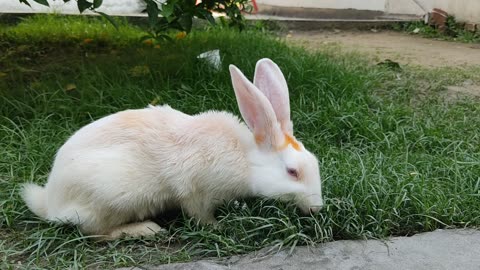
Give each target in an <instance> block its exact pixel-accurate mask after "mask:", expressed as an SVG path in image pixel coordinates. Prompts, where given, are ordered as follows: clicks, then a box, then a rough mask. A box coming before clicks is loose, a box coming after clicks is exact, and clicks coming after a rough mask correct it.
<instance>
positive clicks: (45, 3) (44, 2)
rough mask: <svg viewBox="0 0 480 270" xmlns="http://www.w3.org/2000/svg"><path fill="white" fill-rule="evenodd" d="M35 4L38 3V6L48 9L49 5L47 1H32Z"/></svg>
mask: <svg viewBox="0 0 480 270" xmlns="http://www.w3.org/2000/svg"><path fill="white" fill-rule="evenodd" d="M33 1H35V2H37V3H39V4H40V5H44V6H47V7H49V6H50V5H49V4H48V1H47V0H33Z"/></svg>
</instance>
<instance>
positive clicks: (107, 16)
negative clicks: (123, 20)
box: [95, 10, 118, 30]
mask: <svg viewBox="0 0 480 270" xmlns="http://www.w3.org/2000/svg"><path fill="white" fill-rule="evenodd" d="M95 13H98V14H100V15H102V17H104V18H105V19H107V21H109V22H110V23H111V24H112V25H113V27H115V29H117V30H118V24H117V22H116V21H115V20H114V19H113V18H112V17H110V16H109V15H108V14H105V13H103V12H100V11H96V10H95Z"/></svg>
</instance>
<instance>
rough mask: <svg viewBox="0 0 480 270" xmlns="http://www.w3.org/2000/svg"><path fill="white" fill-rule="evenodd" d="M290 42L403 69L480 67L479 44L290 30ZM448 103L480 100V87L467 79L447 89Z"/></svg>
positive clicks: (390, 33) (401, 35)
mask: <svg viewBox="0 0 480 270" xmlns="http://www.w3.org/2000/svg"><path fill="white" fill-rule="evenodd" d="M286 38H287V41H288V42H290V43H293V44H295V45H299V46H302V47H305V48H306V49H310V50H316V49H320V48H325V47H328V46H339V47H340V48H341V49H342V50H344V51H347V52H360V53H364V54H367V55H368V56H370V57H371V60H372V62H373V63H378V62H381V61H385V60H387V59H389V60H391V61H394V62H398V63H399V64H400V65H401V66H404V65H410V66H419V67H423V68H440V67H453V68H464V67H473V66H480V44H478V43H476V44H466V43H459V42H451V41H441V40H434V39H428V38H423V37H420V36H416V35H411V34H407V33H400V32H394V31H376V30H375V32H372V31H358V30H337V29H334V30H321V31H290V32H289V33H288V34H287V35H286ZM446 90H447V91H446V93H444V96H445V98H446V100H450V101H451V100H456V99H457V98H459V97H466V96H467V97H472V98H480V85H479V84H478V83H474V82H472V81H471V80H467V81H465V82H463V83H462V84H460V85H455V86H448V87H446Z"/></svg>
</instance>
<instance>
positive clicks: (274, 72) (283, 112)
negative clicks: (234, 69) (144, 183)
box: [253, 58, 293, 135]
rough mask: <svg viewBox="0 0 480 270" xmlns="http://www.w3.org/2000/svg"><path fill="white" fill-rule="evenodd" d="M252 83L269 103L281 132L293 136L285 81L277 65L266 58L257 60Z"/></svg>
mask: <svg viewBox="0 0 480 270" xmlns="http://www.w3.org/2000/svg"><path fill="white" fill-rule="evenodd" d="M253 83H254V85H255V86H256V87H257V88H258V89H259V90H260V91H262V93H263V94H264V95H265V96H266V97H267V99H268V100H269V101H270V104H271V105H272V108H273V110H274V112H275V115H276V117H277V120H278V122H279V123H280V126H281V128H282V131H283V132H284V133H287V134H291V135H293V124H292V122H291V121H290V100H289V95H288V86H287V81H286V80H285V77H284V76H283V73H282V71H281V70H280V68H279V67H278V65H277V64H275V63H274V62H273V61H272V60H270V59H268V58H264V59H261V60H259V61H258V62H257V65H256V67H255V77H254V79H253Z"/></svg>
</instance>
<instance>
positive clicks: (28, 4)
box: [19, 0, 32, 7]
mask: <svg viewBox="0 0 480 270" xmlns="http://www.w3.org/2000/svg"><path fill="white" fill-rule="evenodd" d="M19 1H20V3H23V4H25V5H27V6H29V7H32V6H30V3H28V0H19Z"/></svg>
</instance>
